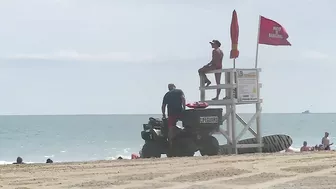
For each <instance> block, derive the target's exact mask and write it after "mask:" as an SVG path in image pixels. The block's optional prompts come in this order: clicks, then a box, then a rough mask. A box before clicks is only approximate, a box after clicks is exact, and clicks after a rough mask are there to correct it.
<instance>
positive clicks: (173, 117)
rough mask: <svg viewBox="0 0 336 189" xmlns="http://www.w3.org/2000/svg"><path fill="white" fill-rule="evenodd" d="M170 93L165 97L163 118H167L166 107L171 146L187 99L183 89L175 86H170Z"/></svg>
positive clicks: (162, 108)
mask: <svg viewBox="0 0 336 189" xmlns="http://www.w3.org/2000/svg"><path fill="white" fill-rule="evenodd" d="M168 90H169V91H168V92H167V93H166V94H165V95H164V97H163V101H162V107H161V110H162V117H163V118H165V117H166V106H167V109H168V140H169V143H170V146H171V145H172V139H173V137H174V127H175V125H176V123H177V121H178V119H181V118H182V112H183V111H184V110H185V104H186V102H185V97H184V93H183V91H182V90H181V89H176V86H175V85H174V84H172V83H171V84H168Z"/></svg>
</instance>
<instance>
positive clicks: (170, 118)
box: [168, 114, 182, 128]
mask: <svg viewBox="0 0 336 189" xmlns="http://www.w3.org/2000/svg"><path fill="white" fill-rule="evenodd" d="M181 118H182V116H181V115H180V114H177V115H168V128H172V127H174V126H176V123H177V121H178V120H179V119H181Z"/></svg>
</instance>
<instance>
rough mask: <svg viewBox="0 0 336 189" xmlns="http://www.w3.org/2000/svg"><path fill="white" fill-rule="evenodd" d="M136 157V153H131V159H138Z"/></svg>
mask: <svg viewBox="0 0 336 189" xmlns="http://www.w3.org/2000/svg"><path fill="white" fill-rule="evenodd" d="M138 158H139V156H138V155H136V154H132V156H131V159H138Z"/></svg>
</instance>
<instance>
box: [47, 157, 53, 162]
mask: <svg viewBox="0 0 336 189" xmlns="http://www.w3.org/2000/svg"><path fill="white" fill-rule="evenodd" d="M46 163H54V161H53V160H51V159H50V158H48V159H47V161H46Z"/></svg>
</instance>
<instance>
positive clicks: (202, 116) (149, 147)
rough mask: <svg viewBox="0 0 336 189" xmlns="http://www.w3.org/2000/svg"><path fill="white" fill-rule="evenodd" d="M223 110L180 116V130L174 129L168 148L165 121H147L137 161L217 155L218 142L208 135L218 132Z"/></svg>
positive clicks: (193, 110) (189, 111)
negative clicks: (141, 159)
mask: <svg viewBox="0 0 336 189" xmlns="http://www.w3.org/2000/svg"><path fill="white" fill-rule="evenodd" d="M222 113H223V109H221V108H213V109H206V108H205V109H188V110H185V111H184V112H183V114H182V118H181V119H180V121H182V127H181V126H177V125H176V124H175V125H176V126H175V127H174V137H173V139H172V146H170V144H169V142H168V120H167V119H166V118H162V119H159V118H153V117H150V118H149V121H148V123H147V124H143V131H142V132H141V137H142V139H143V140H144V141H145V144H144V145H143V147H142V151H141V158H160V157H161V155H162V154H166V156H167V157H183V156H194V154H195V152H197V151H200V153H201V155H202V156H213V155H217V154H218V151H219V143H218V140H217V139H216V138H215V137H214V136H212V134H213V133H214V132H216V131H218V130H219V126H220V125H221V123H222V116H223V114H222Z"/></svg>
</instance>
